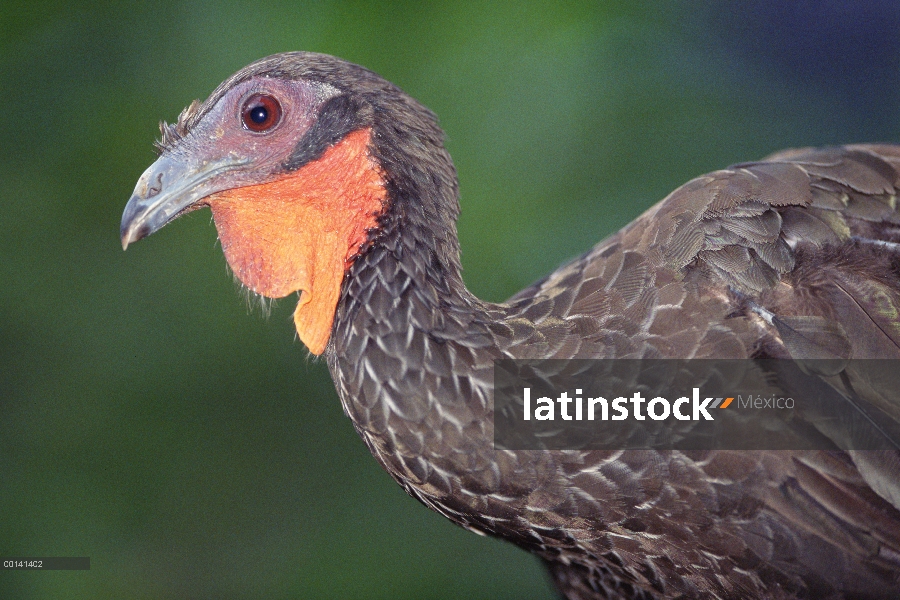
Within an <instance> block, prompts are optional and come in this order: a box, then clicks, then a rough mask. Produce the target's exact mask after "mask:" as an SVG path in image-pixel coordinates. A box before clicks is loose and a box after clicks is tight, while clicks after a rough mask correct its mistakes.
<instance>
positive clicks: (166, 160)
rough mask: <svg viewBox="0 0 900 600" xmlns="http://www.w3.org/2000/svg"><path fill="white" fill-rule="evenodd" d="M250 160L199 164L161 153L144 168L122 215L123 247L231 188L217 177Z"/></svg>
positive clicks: (225, 160)
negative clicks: (206, 198)
mask: <svg viewBox="0 0 900 600" xmlns="http://www.w3.org/2000/svg"><path fill="white" fill-rule="evenodd" d="M248 162H249V160H248V159H246V158H240V157H236V156H227V157H225V158H223V159H219V160H213V161H206V162H204V163H203V164H202V165H200V166H198V165H197V164H196V163H194V162H192V161H190V160H189V159H186V158H183V157H179V156H172V155H163V156H161V157H159V159H157V161H156V162H155V163H153V164H152V165H150V168H149V169H147V170H146V171H144V174H143V175H141V178H140V179H138V182H137V185H136V186H135V188H134V194H132V196H131V199H130V200H128V204H126V205H125V212H124V213H123V214H122V228H121V230H120V231H121V234H122V248H123V249H126V248H128V244H130V243H131V242H136V241H138V240H139V239H141V238H145V237H147V236H148V235H150V234H151V233H154V232H155V231H157V230H159V229H161V228H162V227H163V226H164V225H165V224H166V223H168V222H169V221H171V220H172V219H174V218H175V217H177V216H179V215H181V214H184V213H185V212H188V211H190V210H191V209H192V208H194V207H195V206H196V205H197V203H198V202H199V201H200V200H202V199H203V198H205V197H207V196H209V195H210V194H213V193H215V192H218V191H221V190H222V189H225V188H228V187H231V186H232V185H234V182H230V183H226V182H225V181H223V179H224V178H222V177H219V175H221V174H222V173H224V172H226V171H230V170H232V169H234V168H235V167H239V166H241V165H245V164H247V163H248Z"/></svg>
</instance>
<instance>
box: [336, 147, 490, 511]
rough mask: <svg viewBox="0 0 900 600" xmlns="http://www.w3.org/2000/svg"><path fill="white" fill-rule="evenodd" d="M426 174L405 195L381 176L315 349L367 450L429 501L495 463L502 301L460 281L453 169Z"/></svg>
mask: <svg viewBox="0 0 900 600" xmlns="http://www.w3.org/2000/svg"><path fill="white" fill-rule="evenodd" d="M448 160H449V158H448ZM448 164H449V163H448ZM451 168H452V164H451ZM386 172H387V173H388V174H390V171H389V170H386ZM443 175H446V173H444V174H443ZM434 180H437V181H438V183H437V185H435V186H433V187H431V188H429V189H427V190H424V191H423V192H422V193H419V194H418V195H415V196H413V195H410V194H409V191H410V189H411V186H410V184H409V182H407V183H405V184H404V182H398V181H396V180H392V179H391V178H390V176H389V177H388V190H389V192H390V196H389V198H390V200H391V206H390V207H389V209H388V210H387V211H386V213H385V214H384V215H383V216H382V218H381V227H380V229H379V233H378V235H377V236H376V237H375V238H374V239H373V240H372V241H371V244H370V245H369V247H368V248H367V249H366V250H365V251H364V252H363V253H362V254H361V255H360V256H359V257H357V259H356V260H355V262H354V263H353V265H352V266H351V268H350V271H349V273H348V275H347V277H345V279H344V285H343V288H342V292H341V299H340V301H339V303H338V309H337V313H336V316H335V323H334V328H333V330H332V336H331V340H330V341H329V344H328V348H327V349H326V352H325V356H326V359H327V361H328V365H329V368H330V370H331V373H332V377H333V378H334V381H335V385H336V388H337V390H338V394H339V396H340V398H341V402H342V404H343V407H344V411H345V412H346V413H347V415H348V416H349V417H350V418H351V420H352V421H353V423H354V426H355V427H356V429H357V431H358V433H359V434H360V436H361V437H362V438H363V440H364V441H365V442H366V444H367V445H368V447H369V449H370V451H371V452H372V454H373V455H374V456H375V458H376V459H377V460H378V461H379V462H380V463H381V464H382V466H383V467H384V468H385V469H386V470H387V471H388V472H389V473H390V474H391V475H392V476H393V477H394V478H395V479H396V480H397V481H398V482H399V483H400V484H401V485H403V487H404V488H406V489H407V491H408V492H410V493H411V494H413V495H414V496H416V497H417V498H419V499H420V500H422V501H423V502H425V503H426V504H427V505H429V506H432V507H438V506H448V503H450V502H453V501H454V500H453V498H455V497H457V496H458V494H456V493H453V492H454V491H456V492H458V491H459V488H460V487H463V488H467V489H483V488H484V486H485V485H486V484H485V482H483V481H481V480H480V477H479V476H478V475H477V474H478V473H481V474H485V473H494V471H493V470H491V469H490V468H489V465H490V464H491V463H492V462H493V461H495V460H496V458H495V457H494V455H493V454H494V453H493V444H492V434H493V431H492V425H491V424H492V422H493V419H492V403H491V402H490V398H491V395H490V394H491V391H490V387H489V386H490V384H491V383H492V368H493V362H492V361H493V358H495V357H496V355H497V353H498V352H499V351H498V349H497V341H496V340H495V339H494V338H493V336H492V334H491V330H490V327H491V325H492V323H494V322H496V321H497V320H498V319H501V318H502V317H503V314H502V313H503V309H502V308H500V307H498V306H494V305H491V304H488V303H485V302H482V301H480V300H478V299H477V298H476V297H475V296H474V295H472V294H471V293H470V292H468V291H467V290H466V288H465V286H464V285H463V282H462V278H461V274H460V271H461V269H460V263H459V247H458V241H457V238H456V229H455V225H454V220H453V218H455V206H456V204H455V201H456V182H455V177H454V178H451V177H446V176H442V177H436V178H435V179H432V181H434ZM441 182H446V183H441ZM413 189H414V188H413ZM442 202H443V204H441V203H442ZM442 206H443V207H445V208H442ZM446 207H449V209H448V208H446ZM442 210H443V213H442V212H440V211H442ZM441 215H442V216H444V217H445V218H444V219H440V218H438V216H441ZM445 450H450V454H452V457H451V456H447V455H446V453H445V452H444V451H445ZM442 454H444V455H443V456H442ZM472 465H479V467H478V468H475V469H474V470H470V467H471V466H472ZM470 471H471V472H470ZM467 497H468V496H467ZM454 510H456V509H454ZM459 510H462V511H465V512H468V511H469V510H470V508H468V507H460V508H459Z"/></svg>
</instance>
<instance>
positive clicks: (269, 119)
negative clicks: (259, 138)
mask: <svg viewBox="0 0 900 600" xmlns="http://www.w3.org/2000/svg"><path fill="white" fill-rule="evenodd" d="M241 121H242V122H243V123H244V127H245V128H247V129H249V130H250V131H255V132H257V133H263V132H265V131H269V130H270V129H273V128H274V127H275V126H276V125H278V122H279V121H281V105H280V104H278V100H276V99H275V98H273V97H272V96H268V95H266V94H255V95H253V96H250V97H249V98H247V101H246V102H244V106H243V108H242V109H241Z"/></svg>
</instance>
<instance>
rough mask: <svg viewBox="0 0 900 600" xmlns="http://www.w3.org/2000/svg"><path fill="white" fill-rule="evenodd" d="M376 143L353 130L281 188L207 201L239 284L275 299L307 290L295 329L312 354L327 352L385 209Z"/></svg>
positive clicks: (229, 193)
mask: <svg viewBox="0 0 900 600" xmlns="http://www.w3.org/2000/svg"><path fill="white" fill-rule="evenodd" d="M370 139H371V130H369V129H362V130H358V131H354V132H353V133H350V134H348V135H347V136H346V137H344V139H343V140H341V141H340V142H338V143H337V144H335V145H334V146H332V147H331V148H329V149H328V150H326V151H325V153H324V154H323V155H322V156H321V158H319V159H318V160H315V161H312V162H310V163H307V164H306V165H304V166H303V167H301V168H299V169H297V170H296V171H294V172H291V173H287V174H285V175H284V176H282V177H280V178H278V179H276V180H275V181H272V182H270V183H264V184H260V185H251V186H245V187H239V188H233V189H229V190H225V191H222V192H218V193H216V194H213V195H212V196H210V197H209V198H207V200H206V202H207V203H208V204H209V206H210V208H211V209H212V213H213V219H214V220H215V223H216V229H217V230H218V233H219V239H220V240H221V242H222V250H223V251H224V253H225V258H226V260H227V261H228V264H229V265H230V266H231V269H232V270H233V271H234V273H235V275H236V276H237V278H238V279H240V281H241V283H243V284H244V285H246V286H247V287H248V288H250V289H251V290H253V291H254V292H256V293H258V294H260V295H263V296H266V297H269V298H282V297H284V296H287V295H288V294H290V293H292V292H295V291H298V290H301V294H300V301H299V302H298V303H297V309H296V310H295V311H294V324H295V326H296V328H297V334H298V335H299V336H300V340H301V341H303V343H304V344H306V346H307V347H308V348H309V350H310V352H312V353H313V354H321V353H322V352H323V351H324V350H325V346H326V344H327V343H328V338H329V337H330V335H331V327H332V323H333V322H334V314H335V310H336V309H337V302H338V298H339V296H340V291H341V283H342V281H343V278H344V274H345V273H346V272H347V270H348V269H349V267H350V265H351V263H352V260H353V257H354V256H355V255H356V254H357V252H358V251H359V249H360V247H361V246H362V245H363V244H364V243H365V242H366V239H367V236H368V230H369V229H371V228H373V227H375V225H376V218H377V217H378V215H379V214H380V213H381V212H382V211H383V209H384V199H385V190H384V181H383V178H382V176H381V171H380V169H379V167H378V165H377V164H376V163H375V162H374V160H373V159H372V158H371V157H370V156H369V151H368V149H369V142H370Z"/></svg>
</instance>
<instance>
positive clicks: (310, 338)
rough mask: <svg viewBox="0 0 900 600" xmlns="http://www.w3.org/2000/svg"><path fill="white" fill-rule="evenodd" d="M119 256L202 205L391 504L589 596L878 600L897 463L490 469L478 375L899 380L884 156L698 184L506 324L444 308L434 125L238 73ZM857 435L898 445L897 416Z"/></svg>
mask: <svg viewBox="0 0 900 600" xmlns="http://www.w3.org/2000/svg"><path fill="white" fill-rule="evenodd" d="M160 129H161V131H162V137H161V139H160V141H159V142H158V143H157V146H158V150H159V158H158V160H157V161H156V162H155V163H154V164H153V165H152V166H150V168H148V169H147V171H146V172H145V173H144V174H143V175H142V176H141V177H140V179H139V180H138V183H137V186H136V188H135V191H134V195H133V196H132V197H131V199H130V200H129V202H128V204H127V206H126V207H125V211H124V215H123V217H122V227H121V237H122V244H123V246H128V244H130V243H132V242H134V241H136V240H139V239H141V238H143V237H145V236H147V235H150V234H151V233H153V232H155V231H156V230H158V229H160V228H161V227H163V226H164V225H165V224H167V223H168V222H170V221H172V220H173V219H175V218H177V217H178V216H179V215H182V214H185V213H187V212H189V211H192V210H195V209H198V208H201V207H209V208H210V209H211V210H212V216H213V219H214V222H215V226H216V229H217V231H218V236H219V240H220V241H221V245H222V250H223V252H224V254H225V258H226V260H227V262H228V264H229V266H230V268H231V270H232V271H233V273H234V275H235V277H236V278H237V279H238V280H240V282H241V283H242V284H243V285H244V286H246V287H247V288H249V289H250V290H252V292H254V293H256V294H259V295H261V296H265V297H271V298H279V297H284V296H287V295H289V294H292V293H294V292H299V300H298V304H297V308H296V310H295V312H294V315H293V318H294V324H295V326H296V330H297V333H298V336H299V339H300V340H301V341H302V342H303V343H304V344H305V345H306V347H307V348H308V349H309V351H310V352H311V353H312V354H314V355H322V356H324V358H325V361H326V362H327V365H328V368H329V370H330V372H331V375H332V377H333V379H334V383H335V386H336V388H337V392H338V395H339V396H340V400H341V403H342V404H343V409H344V411H345V413H346V414H347V415H348V416H349V417H350V419H351V420H352V422H353V426H354V427H355V429H356V431H357V432H358V434H359V435H360V437H361V438H362V439H363V441H364V442H365V443H366V445H367V446H368V448H369V450H370V451H371V453H372V455H373V456H374V457H375V459H376V460H377V461H378V462H379V463H380V464H381V466H382V467H383V468H384V469H386V470H387V472H388V473H389V474H390V475H391V476H392V477H393V478H394V479H395V480H396V481H397V483H399V484H400V485H401V486H402V487H403V488H404V489H405V490H406V491H407V492H408V493H409V494H410V495H412V496H413V497H415V498H417V499H418V500H419V501H421V502H422V503H424V504H425V505H426V506H428V507H430V508H432V509H433V510H436V511H437V512H439V513H441V514H442V515H444V516H446V517H447V518H449V519H450V520H452V521H454V522H455V523H457V524H459V525H461V526H463V527H465V528H467V529H469V530H472V531H476V532H479V533H483V534H488V535H493V536H498V537H500V538H503V539H506V540H509V541H511V542H512V543H515V544H517V545H519V546H521V547H523V548H525V549H527V550H528V551H530V552H532V553H534V554H536V555H537V556H539V557H540V558H541V559H543V561H544V562H545V564H546V565H547V567H548V569H549V572H550V574H551V577H552V578H553V581H554V583H555V584H556V586H557V587H558V589H559V590H560V592H561V593H562V594H563V595H564V596H565V597H567V598H570V599H576V598H577V599H586V598H897V597H900V451H898V450H897V449H896V447H894V448H887V449H883V450H877V451H873V450H852V449H845V450H842V449H839V448H835V449H830V450H798V451H787V450H768V451H767V450H758V451H742V452H738V451H729V450H706V451H687V450H685V451H679V450H651V449H645V450H641V449H623V450H608V451H604V450H508V449H503V448H499V447H497V446H496V445H495V444H494V440H493V437H492V422H493V419H494V404H493V390H492V381H493V380H492V368H493V365H494V363H495V361H497V360H498V359H510V358H512V359H542V358H556V359H568V358H606V359H609V358H633V359H646V358H679V359H694V358H697V359H701V358H733V359H746V358H761V357H762V358H780V359H784V358H804V357H806V358H808V357H810V356H832V357H834V356H839V357H844V358H847V357H852V358H854V359H875V358H877V359H897V358H900V316H898V310H900V214H898V212H897V194H898V189H900V146H894V145H887V144H882V145H853V146H845V147H835V148H827V149H799V150H788V151H784V152H780V153H778V154H775V155H772V156H770V157H768V158H766V159H765V160H762V161H758V162H751V163H744V164H740V165H735V166H732V167H730V168H728V169H725V170H721V171H716V172H713V173H710V174H708V175H704V176H702V177H699V178H697V179H694V180H692V181H690V182H688V183H686V184H685V185H683V186H681V187H680V188H678V189H677V190H675V191H674V192H672V193H671V194H670V195H669V196H668V197H666V198H665V199H663V200H662V201H661V202H659V203H658V204H656V205H655V206H654V207H652V208H650V209H649V210H648V211H647V212H646V213H644V214H643V215H642V216H640V217H639V218H637V219H636V220H635V221H634V222H632V223H631V224H630V225H628V226H627V227H625V228H624V229H622V230H621V231H619V232H618V233H616V234H614V235H612V236H611V237H609V238H608V239H606V240H605V241H602V242H600V243H599V244H598V245H597V246H595V247H594V248H593V249H591V250H589V251H588V252H587V253H586V254H584V255H583V256H581V257H580V258H577V259H575V260H573V261H572V262H570V263H568V264H566V265H564V266H563V267H561V268H559V269H558V270H556V271H555V272H553V273H551V274H550V275H548V276H547V277H545V278H544V279H542V280H541V281H539V282H538V283H535V284H534V285H532V286H531V287H529V288H527V289H525V290H523V291H521V292H520V293H518V294H516V295H515V296H514V297H512V298H511V299H509V300H508V301H507V302H504V303H501V304H493V303H488V302H484V301H482V300H479V299H478V298H476V297H475V296H474V295H473V294H471V293H470V292H469V291H468V290H467V289H466V287H465V285H464V284H463V280H462V277H461V267H460V249H459V242H458V238H457V232H456V220H457V216H458V214H459V202H458V183H457V177H456V171H455V168H454V166H453V162H452V161H451V158H450V156H449V154H448V153H447V151H446V150H445V148H444V144H443V141H444V135H443V132H442V131H441V129H440V128H439V126H438V123H437V119H436V117H435V115H434V114H433V113H432V112H430V111H429V110H428V109H427V108H425V107H424V106H422V105H421V104H419V103H418V102H417V101H416V100H414V99H412V98H411V97H410V96H408V95H406V94H405V93H404V92H402V91H401V90H400V89H399V88H398V87H396V86H395V85H393V84H391V83H389V82H387V81H385V80H384V79H382V78H381V77H379V76H378V75H376V74H375V73H373V72H371V71H369V70H367V69H365V68H363V67H360V66H357V65H354V64H351V63H349V62H346V61H343V60H341V59H338V58H334V57H331V56H326V55H322V54H314V53H305V52H291V53H284V54H278V55H274V56H270V57H268V58H264V59H262V60H259V61H257V62H255V63H253V64H251V65H249V66H247V67H245V68H244V69H242V70H240V71H238V72H237V73H235V74H234V75H233V76H231V77H230V78H229V79H227V80H226V81H225V82H224V83H222V84H221V85H220V86H219V87H218V88H217V89H216V90H215V91H214V92H213V93H212V95H211V96H210V97H209V98H208V99H207V100H206V101H204V102H202V103H201V102H198V101H195V102H194V103H192V104H191V105H190V106H189V107H188V108H186V109H185V110H184V111H183V112H182V113H181V114H180V115H179V117H178V121H177V123H175V124H174V125H167V124H165V123H161V125H160ZM880 414H883V415H885V417H886V418H888V419H891V420H893V422H894V423H896V422H897V421H900V404H898V403H894V404H890V402H889V403H888V404H887V405H886V406H885V407H883V410H882V412H881V413H880Z"/></svg>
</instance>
